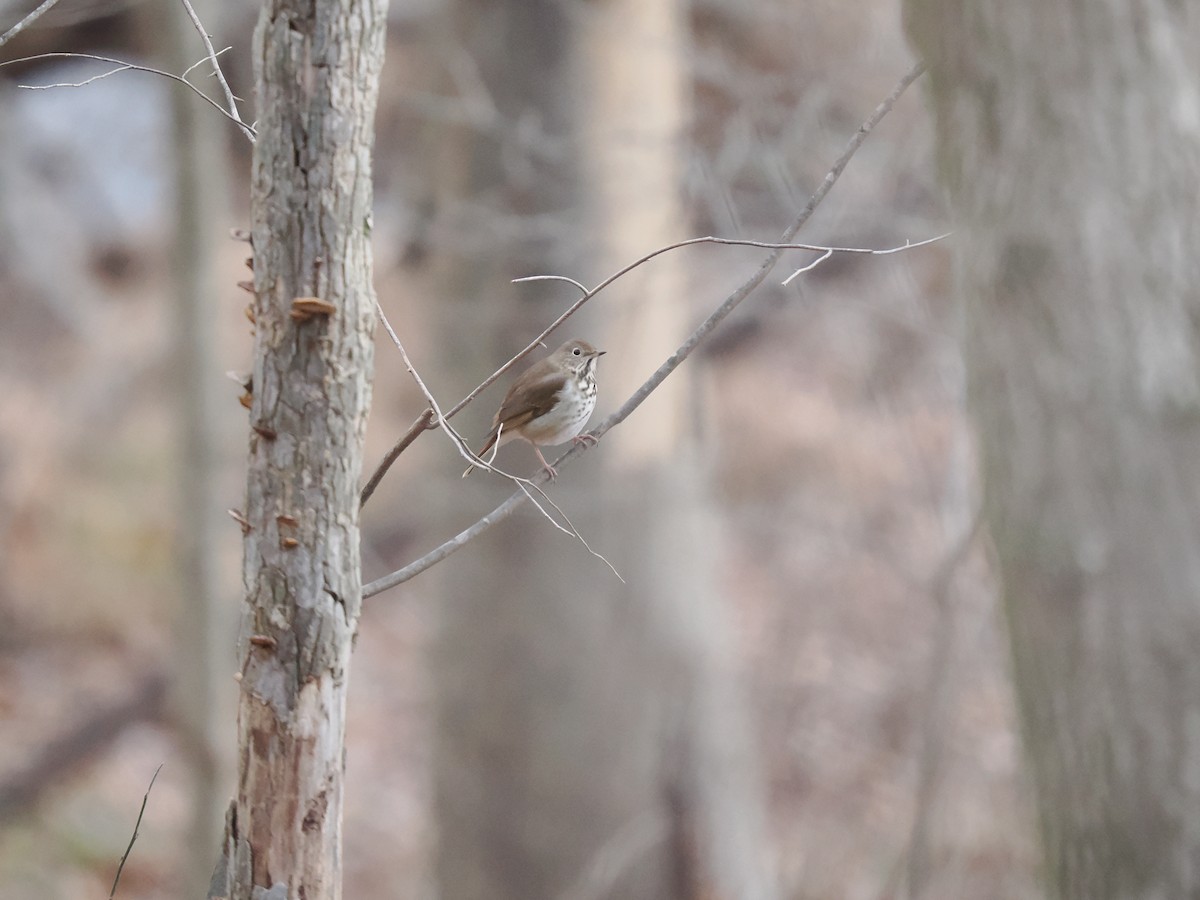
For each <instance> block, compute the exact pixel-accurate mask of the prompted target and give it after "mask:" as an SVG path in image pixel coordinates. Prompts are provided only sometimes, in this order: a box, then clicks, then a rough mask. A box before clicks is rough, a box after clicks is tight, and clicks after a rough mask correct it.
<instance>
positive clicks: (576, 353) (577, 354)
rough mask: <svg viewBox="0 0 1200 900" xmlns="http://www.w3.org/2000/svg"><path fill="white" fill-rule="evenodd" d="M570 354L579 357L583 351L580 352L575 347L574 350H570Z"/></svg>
mask: <svg viewBox="0 0 1200 900" xmlns="http://www.w3.org/2000/svg"><path fill="white" fill-rule="evenodd" d="M571 352H572V353H573V354H574V355H575V356H579V355H580V354H581V353H583V351H582V350H580V349H579V348H578V347H576V348H575V349H574V350H572V351H571Z"/></svg>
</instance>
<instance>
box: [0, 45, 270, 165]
mask: <svg viewBox="0 0 1200 900" xmlns="http://www.w3.org/2000/svg"><path fill="white" fill-rule="evenodd" d="M64 58H65V59H90V60H93V61H95V62H102V63H108V64H109V65H113V66H116V67H117V68H115V69H111V70H109V71H108V72H101V73H100V74H99V75H93V76H92V77H91V78H88V79H85V80H84V81H78V82H62V83H59V84H19V85H17V87H20V88H24V89H25V90H27V91H45V90H49V89H50V88H59V87H83V86H84V85H86V84H90V83H91V82H93V81H98V80H100V79H101V78H107V77H108V76H109V75H116V74H117V73H118V72H129V71H133V72H148V73H149V74H151V75H158V76H161V77H162V78H168V79H170V80H171V81H177V82H179V83H180V84H182V85H183V86H184V87H186V88H187V89H188V90H189V91H191V92H192V93H193V94H195V95H196V96H197V97H199V98H200V99H201V100H203V101H204V102H205V103H207V104H208V105H209V106H211V107H212V108H213V109H215V110H216V111H217V112H219V113H220V114H221V115H223V116H224V117H225V118H227V119H228V120H229V121H231V122H233V124H235V125H237V127H238V128H240V129H241V130H242V133H243V134H245V135H246V137H247V138H248V139H249V140H250V142H251V143H253V142H254V139H255V131H254V129H253V128H252V127H251V126H250V125H247V124H246V123H245V122H243V121H242V120H241V118H239V117H238V116H237V115H236V114H234V113H231V112H230V111H229V110H227V109H225V107H223V106H222V105H221V104H220V103H218V102H217V101H215V100H214V99H213V98H212V97H210V96H208V94H206V93H204V91H202V90H200V88H198V87H196V86H195V85H194V84H192V83H191V82H190V81H188V80H187V79H186V78H184V77H182V76H180V75H174V74H172V73H171V72H164V71H163V70H162V69H155V68H151V67H150V66H139V65H137V64H135V63H131V62H125V60H123V59H114V58H113V57H111V56H98V55H96V54H94V53H38V54H36V55H35V56H23V57H21V58H20V59H9V60H5V61H4V62H0V68H3V67H4V66H13V65H16V64H17V63H25V62H35V61H37V60H39V59H64ZM193 68H194V67H193Z"/></svg>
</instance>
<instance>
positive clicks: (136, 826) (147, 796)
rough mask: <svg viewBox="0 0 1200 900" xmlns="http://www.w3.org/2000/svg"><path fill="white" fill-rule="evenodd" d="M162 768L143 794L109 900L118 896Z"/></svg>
mask: <svg viewBox="0 0 1200 900" xmlns="http://www.w3.org/2000/svg"><path fill="white" fill-rule="evenodd" d="M162 767H163V764H162V763H159V764H158V768H157V769H155V770H154V774H153V775H152V776H151V777H150V786H149V787H147V788H146V793H144V794H142V808H141V809H140V810H138V816H137V821H136V822H134V823H133V834H132V835H130V838H129V846H128V847H126V848H125V852H124V853H122V854H121V862H120V864H119V865H118V866H117V877H116V878H114V879H113V883H112V890H111V891H109V892H108V900H113V898H114V897H115V896H117V882H119V881H120V880H121V872H123V871H124V869H125V861H126V860H127V859H129V853H130V851H131V850H133V843H134V841H136V840H137V838H138V829H139V828H141V827H142V816H144V815H145V814H146V803H147V802H148V801H149V800H150V791H152V790H153V789H154V781H155V779H157V778H158V773H159V772H161V771H162Z"/></svg>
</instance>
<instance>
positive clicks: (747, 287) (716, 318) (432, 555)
mask: <svg viewBox="0 0 1200 900" xmlns="http://www.w3.org/2000/svg"><path fill="white" fill-rule="evenodd" d="M924 71H925V64H924V63H917V64H916V65H915V66H913V67H912V69H910V70H909V71H908V72H907V73H906V74H905V75H904V77H903V78H901V79H900V81H899V82H898V83H897V84H896V86H895V88H893V89H892V92H891V93H890V94H889V95H888V96H887V98H886V99H885V100H884V101H883V102H882V103H880V104H879V106H877V107H876V108H875V111H874V112H873V113H871V115H870V117H869V118H868V119H867V120H866V121H865V122H863V124H862V125H861V126H859V129H858V131H856V132H855V133H854V136H853V137H852V138H851V139H850V141H849V142H848V143H847V145H846V148H845V149H844V150H843V151H842V154H841V155H840V156H839V157H838V158H837V161H836V162H834V164H833V167H832V168H831V169H830V170H829V172H828V173H827V174H826V175H825V179H824V180H823V181H822V182H821V184H820V186H819V187H818V188H817V190H816V192H815V193H813V195H812V197H810V198H809V200H808V203H806V204H805V206H804V209H803V210H801V211H800V214H799V215H798V216H797V217H796V219H795V220H794V221H793V222H792V223H791V224H790V225H789V226H788V227H787V228H786V229H785V230H784V232H783V237H782V240H781V241H780V244H789V242H790V241H791V240H792V238H793V237H795V236H796V234H797V232H799V231H800V229H801V228H803V227H804V225H805V223H806V222H808V220H809V219H810V218H811V217H812V214H813V212H815V211H816V208H817V207H818V206H819V205H820V204H821V202H822V201H823V200H824V199H825V196H826V195H827V194H828V193H829V191H830V190H831V189H832V188H833V186H834V184H836V183H837V180H838V177H839V176H840V175H841V174H842V170H844V169H845V168H846V165H847V164H848V163H849V162H850V160H851V158H852V157H853V156H854V154H855V153H856V152H857V151H858V148H859V147H861V146H862V144H863V141H865V140H866V139H867V135H869V134H870V133H871V131H872V130H873V129H874V128H875V126H876V125H878V124H879V123H880V121H882V119H883V117H884V116H886V115H887V114H888V112H890V111H891V109H892V107H893V106H894V105H895V103H896V101H897V100H898V99H899V98H900V95H901V94H903V93H904V91H905V90H906V89H907V88H908V86H909V85H910V84H912V83H913V82H914V81H916V80H917V79H918V78H919V77H920V76H921V74H922V73H923V72H924ZM696 242H697V241H695V240H692V241H686V242H682V243H681V244H672V245H670V246H668V247H663V248H660V249H659V250H656V251H655V252H654V253H651V254H649V255H647V256H645V257H643V258H642V259H640V260H637V261H636V262H634V263H631V264H630V265H628V266H626V267H625V268H623V269H621V270H620V271H619V272H617V273H616V274H614V275H611V276H609V278H607V279H605V280H604V281H602V282H601V283H600V284H599V285H598V286H597V287H596V288H594V289H593V290H592V291H591V292H590V293H589V294H585V295H584V296H583V297H582V298H580V299H579V300H578V301H576V302H575V304H574V305H573V306H572V307H571V308H570V309H568V310H567V312H566V313H564V314H563V315H562V316H559V318H558V320H556V321H555V323H554V324H553V325H551V326H550V328H548V329H547V330H546V331H545V332H544V333H543V335H542V337H544V336H545V335H547V334H549V333H550V332H551V331H553V330H554V328H556V327H557V326H558V323H559V322H561V321H563V320H565V319H566V317H567V316H569V315H570V314H571V313H572V312H574V310H575V309H578V308H579V307H580V306H582V305H583V303H584V302H586V301H587V300H588V299H589V298H590V297H592V296H595V294H596V293H598V292H599V291H600V290H602V289H603V288H605V287H607V286H608V285H609V284H611V283H612V282H613V281H615V280H616V279H617V278H619V277H621V276H622V275H624V274H625V273H626V272H628V271H630V270H631V269H633V268H636V267H637V266H639V265H641V264H642V263H644V262H646V261H647V260H649V259H652V258H653V257H655V256H657V255H659V254H661V253H666V252H667V251H668V250H673V249H675V248H676V247H677V246H685V245H686V244H688V243H696ZM809 249H811V248H809ZM821 249H822V250H828V249H830V248H827V247H826V248H821ZM783 253H784V249H782V248H776V249H773V250H772V251H771V253H770V254H768V256H767V258H766V259H764V260H763V261H762V263H760V264H759V267H758V269H757V270H756V271H755V272H754V274H752V275H751V276H750V277H749V278H747V279H746V281H745V282H743V283H742V285H741V286H739V287H738V288H737V290H735V291H734V292H733V293H732V294H730V295H729V296H728V297H727V298H725V301H724V302H723V303H722V304H721V305H720V306H719V307H717V308H716V309H715V310H714V311H713V312H712V314H711V315H709V317H708V318H707V319H705V320H704V321H703V322H701V323H700V325H699V326H698V327H697V328H696V330H695V331H693V332H692V333H691V335H689V336H688V339H687V340H686V341H684V342H683V343H682V344H681V345H680V346H679V348H678V349H677V350H676V351H675V352H674V353H672V354H671V355H670V356H669V357H668V358H667V359H666V361H665V362H663V364H662V365H661V366H659V367H658V369H657V370H656V371H655V372H654V374H653V375H651V376H650V377H649V378H648V379H647V380H646V382H645V383H644V384H643V385H642V386H641V387H639V388H638V389H637V390H636V391H635V392H634V393H633V395H632V396H631V397H630V398H629V399H628V400H626V401H625V403H624V404H622V406H621V408H620V409H618V410H617V411H616V412H614V413H613V414H612V415H610V416H609V417H608V418H607V419H605V420H604V421H603V422H601V423H600V425H599V427H597V428H596V430H595V431H594V432H592V433H593V434H594V435H595V436H596V437H600V436H602V435H604V434H605V433H606V432H607V431H609V430H610V429H612V428H614V427H616V426H617V425H619V424H620V423H621V422H623V421H625V419H626V418H628V417H629V415H630V413H632V412H633V411H634V410H635V409H637V408H638V407H639V406H641V405H642V403H643V401H645V399H646V398H647V397H649V396H650V394H651V393H652V392H653V391H654V390H655V389H656V388H657V387H658V386H659V385H660V384H662V383H663V381H665V380H666V378H667V376H668V375H670V374H671V373H672V372H674V371H675V370H676V369H677V368H679V366H680V365H681V364H682V363H683V361H684V360H685V359H687V358H688V357H689V356H690V355H691V354H692V352H693V351H694V350H695V349H696V347H697V346H699V344H700V343H701V342H702V341H703V340H704V339H705V338H707V337H708V335H709V334H710V333H711V332H712V330H713V329H714V328H716V327H717V326H718V325H719V324H720V323H721V321H722V320H723V319H724V318H725V317H726V316H728V315H729V314H730V313H731V312H733V310H734V309H736V308H737V306H738V305H739V304H740V303H741V302H742V301H743V300H745V299H746V297H748V296H749V295H750V293H751V292H752V291H753V290H754V289H755V288H756V287H758V286H759V285H760V284H762V282H763V280H764V279H765V278H766V277H767V275H768V274H770V272H771V270H772V269H773V268H774V267H775V264H776V263H777V262H778V261H779V258H780V256H782V255H783ZM539 340H540V338H539ZM535 346H537V342H534V343H533V344H531V345H530V346H529V347H527V348H526V350H525V351H523V353H525V352H529V351H531V350H532V349H533V348H534V347H535ZM517 358H519V356H518V357H517ZM497 377H498V376H497ZM493 380H494V379H493ZM487 383H488V384H490V383H491V382H490V381H489V382H487ZM474 393H476V392H473V393H472V394H471V395H469V396H468V397H467V398H466V399H465V400H463V401H462V402H461V403H460V404H459V406H458V407H455V410H452V411H451V414H452V413H453V412H454V411H457V409H459V408H461V407H462V406H465V405H466V403H467V402H469V400H470V399H471V398H472V397H473V396H474ZM584 449H585V448H584V447H583V446H581V445H576V446H573V447H571V448H570V449H569V450H567V452H566V453H564V454H563V455H562V456H560V457H559V458H558V459H557V460H555V461H554V466H555V467H556V468H557V467H559V466H561V465H563V464H564V463H566V462H567V461H568V460H570V459H571V458H573V457H574V456H576V455H578V454H579V453H582V452H583V451H584ZM546 478H547V475H546V473H545V472H539V473H538V475H537V476H536V477H535V478H533V479H531V481H532V482H533V483H534V484H541V483H543V482H544V481H545V480H546ZM528 499H529V498H528V496H527V495H526V494H525V493H524V492H522V491H517V492H515V493H514V494H512V495H511V496H509V498H508V499H507V500H505V501H504V502H503V503H501V504H500V505H499V506H497V507H496V508H495V509H493V510H492V511H491V512H490V513H488V514H487V515H485V516H484V517H483V518H481V519H480V520H479V521H477V522H476V523H475V524H473V525H471V526H470V527H469V528H466V529H465V530H463V531H461V532H459V533H458V534H457V535H455V536H454V537H453V538H451V539H450V540H448V541H446V542H445V543H443V544H442V545H441V546H439V547H436V548H435V549H433V550H431V551H430V552H429V553H426V554H425V555H424V556H422V557H421V558H420V559H417V560H414V561H413V562H411V563H409V564H408V565H407V566H405V567H404V568H402V569H398V570H397V571H395V572H392V573H390V574H388V575H384V576H383V577H382V578H377V579H375V580H374V581H372V582H370V583H369V584H367V585H364V587H363V599H366V598H367V597H373V596H375V595H376V594H379V593H381V592H383V591H386V590H387V589H388V588H393V587H396V586H397V585H399V584H403V583H404V582H406V581H408V580H409V579H410V578H413V577H414V576H416V575H419V574H420V573H421V572H424V571H425V570H426V569H428V568H430V567H431V566H434V565H436V564H437V563H439V562H441V561H442V560H443V559H445V558H446V557H447V556H449V555H450V554H451V553H453V552H455V551H456V550H458V549H460V548H462V547H464V546H466V544H468V543H469V542H471V541H472V540H474V539H475V538H477V537H479V535H481V534H483V532H485V531H487V530H488V529H489V528H491V527H492V526H493V525H496V524H498V523H500V522H502V521H504V520H505V519H507V518H508V517H509V516H511V515H512V514H513V513H514V512H516V510H517V509H518V508H519V507H520V506H521V505H522V504H523V503H525V502H526V500H528Z"/></svg>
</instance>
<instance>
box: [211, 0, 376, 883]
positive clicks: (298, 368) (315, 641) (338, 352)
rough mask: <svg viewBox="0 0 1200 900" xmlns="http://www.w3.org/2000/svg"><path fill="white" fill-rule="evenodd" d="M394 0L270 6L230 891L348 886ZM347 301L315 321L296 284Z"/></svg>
mask: <svg viewBox="0 0 1200 900" xmlns="http://www.w3.org/2000/svg"><path fill="white" fill-rule="evenodd" d="M385 13H386V3H385V2H384V0H353V2H352V0H330V2H324V3H319V4H316V5H313V4H305V3H299V2H294V0H267V3H266V4H265V5H264V7H263V10H262V13H261V15H260V18H259V22H258V27H257V28H256V30H255V41H254V57H255V72H256V84H257V100H258V109H259V118H258V134H259V137H258V143H257V144H256V145H255V148H254V167H253V184H252V191H253V193H252V196H251V205H252V206H251V209H252V219H253V243H254V281H255V288H256V300H255V304H254V309H255V314H256V318H257V329H256V339H255V362H254V375H253V378H254V381H253V396H254V402H253V408H252V409H251V411H250V427H251V429H252V433H251V436H250V454H249V473H248V478H247V500H246V504H247V505H246V519H247V521H248V527H247V530H246V538H245V564H244V580H245V591H246V606H245V611H244V615H243V620H242V632H241V635H240V649H241V654H242V660H243V662H242V672H241V676H242V679H241V695H240V701H239V710H238V735H239V744H238V748H239V757H238V792H237V801H236V807H235V809H234V810H233V813H232V815H231V817H230V822H229V825H228V827H229V832H230V834H229V835H228V840H227V853H228V854H229V858H230V865H231V880H232V884H231V891H230V893H231V896H232V897H233V898H234V900H250V898H251V897H256V896H258V895H259V894H261V892H262V891H263V890H269V889H272V888H275V890H276V891H277V892H279V891H284V890H285V891H286V896H287V897H289V898H296V900H299V898H305V897H307V898H309V900H314V898H337V897H340V896H341V854H342V848H341V828H342V790H343V756H344V748H343V734H344V726H345V704H346V683H347V678H348V670H349V664H350V649H351V643H352V641H353V637H354V631H355V628H356V627H357V622H358V614H359V607H360V603H361V584H360V569H359V534H358V481H359V475H360V472H361V468H362V441H363V433H364V429H365V426H366V418H367V410H368V407H369V405H370V399H371V381H370V377H371V366H372V343H371V334H372V330H373V326H374V321H375V311H374V292H373V288H372V284H371V275H372V270H371V247H370V235H371V201H372V185H371V158H372V157H371V153H372V143H373V135H374V116H375V105H376V98H377V92H378V85H379V71H380V67H381V65H382V61H383V36H384V25H385ZM305 297H308V298H319V300H321V301H326V302H328V303H329V304H331V305H332V312H331V314H329V315H323V314H321V313H320V312H317V314H315V315H312V316H306V314H305V313H304V312H303V311H302V310H298V309H297V308H296V306H295V304H294V300H295V299H296V298H305Z"/></svg>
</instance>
